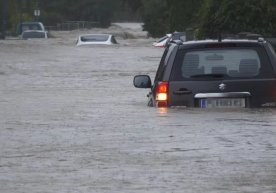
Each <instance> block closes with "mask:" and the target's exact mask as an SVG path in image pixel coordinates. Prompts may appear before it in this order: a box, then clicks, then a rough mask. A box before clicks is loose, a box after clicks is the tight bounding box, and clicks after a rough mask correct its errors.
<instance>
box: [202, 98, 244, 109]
mask: <svg viewBox="0 0 276 193" xmlns="http://www.w3.org/2000/svg"><path fill="white" fill-rule="evenodd" d="M200 107H201V108H244V107H245V99H244V98H207V99H200Z"/></svg>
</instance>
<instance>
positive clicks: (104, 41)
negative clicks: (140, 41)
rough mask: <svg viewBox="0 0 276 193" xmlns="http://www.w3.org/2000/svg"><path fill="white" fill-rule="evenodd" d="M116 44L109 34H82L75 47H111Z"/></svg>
mask: <svg viewBox="0 0 276 193" xmlns="http://www.w3.org/2000/svg"><path fill="white" fill-rule="evenodd" d="M113 44H118V43H117V41H116V39H115V37H114V36H113V35H111V34H84V35H80V36H79V37H78V40H77V46H82V45H113Z"/></svg>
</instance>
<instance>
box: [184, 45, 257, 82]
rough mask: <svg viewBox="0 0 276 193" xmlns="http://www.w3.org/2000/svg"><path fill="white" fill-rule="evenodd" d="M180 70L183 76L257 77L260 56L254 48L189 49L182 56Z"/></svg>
mask: <svg viewBox="0 0 276 193" xmlns="http://www.w3.org/2000/svg"><path fill="white" fill-rule="evenodd" d="M180 71H181V76H182V78H201V77H222V76H227V77H255V76H257V75H259V71H260V58H259V55H258V53H257V51H256V50H254V49H241V48H239V49H209V50H198V51H189V52H186V53H185V55H184V57H182V61H181V69H180ZM212 75H216V76H212Z"/></svg>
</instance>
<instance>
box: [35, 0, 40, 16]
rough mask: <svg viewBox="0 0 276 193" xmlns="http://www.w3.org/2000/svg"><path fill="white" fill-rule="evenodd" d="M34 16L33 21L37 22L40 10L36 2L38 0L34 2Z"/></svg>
mask: <svg viewBox="0 0 276 193" xmlns="http://www.w3.org/2000/svg"><path fill="white" fill-rule="evenodd" d="M34 16H35V21H38V18H39V16H40V9H39V2H38V0H36V2H35V10H34Z"/></svg>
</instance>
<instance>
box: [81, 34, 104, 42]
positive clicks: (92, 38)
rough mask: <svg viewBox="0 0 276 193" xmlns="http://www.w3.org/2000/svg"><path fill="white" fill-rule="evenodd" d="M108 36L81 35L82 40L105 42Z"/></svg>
mask: <svg viewBox="0 0 276 193" xmlns="http://www.w3.org/2000/svg"><path fill="white" fill-rule="evenodd" d="M108 38H109V35H87V36H82V37H81V41H82V42H105V41H107V40H108Z"/></svg>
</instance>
